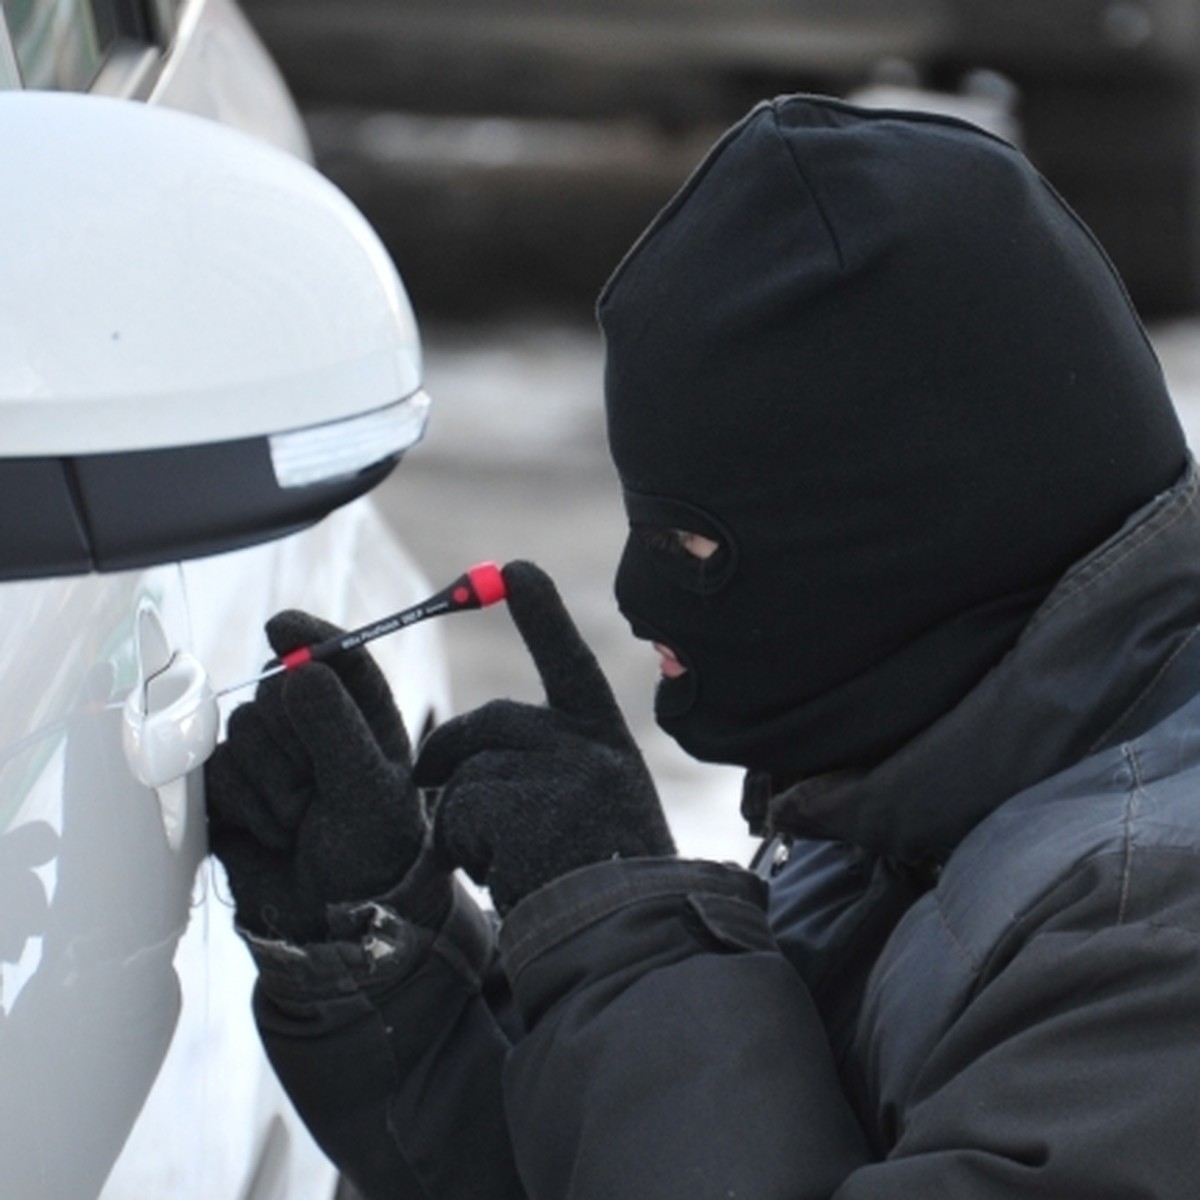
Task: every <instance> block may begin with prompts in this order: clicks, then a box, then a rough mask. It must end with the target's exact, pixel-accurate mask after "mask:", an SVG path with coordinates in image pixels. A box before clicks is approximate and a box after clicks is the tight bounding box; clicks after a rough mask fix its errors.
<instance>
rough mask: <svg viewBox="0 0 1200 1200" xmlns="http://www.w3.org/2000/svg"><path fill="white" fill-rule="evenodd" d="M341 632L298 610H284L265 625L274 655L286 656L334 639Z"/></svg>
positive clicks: (329, 623)
mask: <svg viewBox="0 0 1200 1200" xmlns="http://www.w3.org/2000/svg"><path fill="white" fill-rule="evenodd" d="M341 632H342V630H341V629H340V628H339V627H338V626H337V625H334V624H332V623H331V622H329V621H325V620H322V619H321V618H320V617H314V616H313V615H312V614H311V613H307V612H304V611H303V609H299V608H285V609H283V610H282V611H280V612H277V613H276V614H275V615H274V616H273V617H271V618H269V619H268V621H267V624H266V633H267V641H268V642H269V643H270V646H271V649H272V650H274V651H275V653H276V654H288V653H290V652H291V651H292V650H296V649H298V648H299V647H300V646H307V645H311V644H312V643H313V642H321V641H324V640H325V639H326V638H331V637H336V636H337V635H338V634H339V633H341Z"/></svg>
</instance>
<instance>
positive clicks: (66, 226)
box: [0, 92, 429, 580]
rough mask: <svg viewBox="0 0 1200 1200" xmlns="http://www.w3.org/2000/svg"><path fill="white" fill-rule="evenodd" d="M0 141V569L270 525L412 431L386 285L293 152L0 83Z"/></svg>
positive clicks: (351, 216) (188, 119) (152, 549)
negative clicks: (1, 180)
mask: <svg viewBox="0 0 1200 1200" xmlns="http://www.w3.org/2000/svg"><path fill="white" fill-rule="evenodd" d="M0 159H2V160H3V162H4V164H5V170H4V175H5V184H4V187H3V188H0V280H2V281H3V284H2V286H0V580H5V579H18V578H28V577H34V576H44V575H59V574H76V573H82V572H87V571H93V570H100V571H105V570H116V569H124V568H129V567H136V566H143V565H147V564H151V563H155V562H165V561H173V560H176V559H180V558H188V557H194V556H197V555H204V554H212V553H216V552H219V551H223V550H229V549H233V548H235V547H238V546H243V545H248V544H251V543H253V542H257V541H262V540H265V539H267V538H272V537H276V536H280V535H282V534H284V533H287V532H290V531H292V530H294V529H297V528H300V527H302V526H304V525H307V524H310V523H312V522H314V521H316V520H318V519H320V518H321V517H322V516H324V515H325V514H326V513H328V512H330V511H331V510H333V509H334V508H336V507H338V506H339V505H341V504H344V503H346V502H348V501H349V500H351V499H353V498H354V497H356V496H358V495H360V494H361V493H363V492H365V491H367V490H368V489H370V488H371V487H373V486H374V485H375V484H377V483H378V482H380V481H381V480H382V479H383V478H384V477H385V476H386V475H387V473H388V472H389V471H390V470H391V469H392V467H394V466H395V464H396V463H397V461H399V458H400V456H401V455H402V454H403V453H404V451H405V450H406V449H407V448H408V447H410V446H411V445H413V444H414V443H415V442H417V441H418V440H419V439H420V438H421V436H422V434H423V431H424V427H425V421H426V418H427V415H428V409H429V399H428V397H427V396H426V395H425V393H424V392H423V391H422V390H421V346H420V338H419V335H418V331H417V326H416V322H415V319H414V317H413V313H412V308H411V306H410V304H409V301H408V297H407V294H406V292H405V290H404V285H403V283H402V281H401V280H400V277H399V275H398V274H397V273H396V270H395V268H394V266H393V265H392V262H391V260H390V258H389V256H388V254H387V252H386V250H385V249H384V247H383V246H382V244H381V243H380V241H379V239H378V238H377V237H376V236H375V234H374V232H373V231H372V230H371V228H370V226H369V225H368V224H367V222H366V220H365V219H364V218H363V217H362V215H361V214H360V213H359V212H358V210H357V209H356V208H355V207H354V206H353V205H352V204H351V203H350V201H349V200H347V199H346V198H345V197H344V196H343V195H342V193H341V192H339V191H338V190H337V189H336V188H335V187H334V186H333V185H332V184H331V183H329V182H328V181H327V180H326V179H324V178H323V177H322V176H321V175H320V174H319V173H318V172H316V171H315V170H313V169H312V168H311V167H310V166H308V165H307V164H305V163H303V162H301V161H300V160H298V159H296V158H293V157H292V156H290V155H288V154H286V153H284V152H282V151H280V150H277V149H275V148H273V147H271V146H268V145H266V144H265V143H261V142H259V141H257V140H255V139H253V138H250V137H248V136H246V135H244V134H241V133H237V132H234V131H232V130H229V129H226V128H224V127H222V126H220V125H218V124H216V123H214V122H211V121H208V120H205V119H203V118H200V117H195V116H191V115H187V114H184V113H180V112H174V111H171V110H167V109H158V108H150V107H147V106H145V105H142V104H138V103H134V102H131V101H125V100H115V99H109V98H103V97H98V96H87V95H76V94H67V93H48V92H0Z"/></svg>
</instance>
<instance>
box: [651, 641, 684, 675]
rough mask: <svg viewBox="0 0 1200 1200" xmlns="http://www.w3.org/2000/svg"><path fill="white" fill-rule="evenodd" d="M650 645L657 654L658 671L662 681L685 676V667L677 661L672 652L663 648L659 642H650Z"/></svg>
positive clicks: (667, 648)
mask: <svg viewBox="0 0 1200 1200" xmlns="http://www.w3.org/2000/svg"><path fill="white" fill-rule="evenodd" d="M650 644H651V645H652V646H653V647H654V649H655V651H656V652H657V653H658V658H659V663H658V669H659V671H660V672H661V673H662V677H663V678H664V679H678V678H679V677H680V676H681V675H686V674H687V667H685V666H684V665H683V663H681V662H680V661H679V659H678V657H677V656H676V654H675V651H674V650H672V649H670V648H669V647H667V646H664V645H663V644H662V643H661V642H651V643H650Z"/></svg>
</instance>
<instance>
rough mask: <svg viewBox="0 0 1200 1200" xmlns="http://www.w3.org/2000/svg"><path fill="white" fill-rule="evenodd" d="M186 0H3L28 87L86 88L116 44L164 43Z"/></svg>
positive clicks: (13, 43)
mask: <svg viewBox="0 0 1200 1200" xmlns="http://www.w3.org/2000/svg"><path fill="white" fill-rule="evenodd" d="M183 2H184V0H2V3H3V11H4V16H5V21H6V24H7V26H8V37H9V42H10V44H11V48H12V52H13V56H14V57H15V59H16V63H17V65H18V67H19V68H20V74H21V82H22V83H23V84H24V86H25V87H27V88H48V89H52V90H55V91H73V92H82V91H87V90H88V89H89V88H90V87H91V86H92V85H93V83H94V81H95V80H96V77H97V75H98V74H99V73H100V70H101V68H102V67H103V66H104V65H105V63H106V62H107V61H108V60H109V58H110V57H111V56H112V55H113V52H114V51H115V50H116V49H117V48H118V46H122V45H124V46H129V45H134V46H137V45H141V46H142V47H143V48H144V47H146V46H148V45H151V44H154V43H158V44H160V45H165V44H166V43H167V42H168V41H169V40H170V36H171V34H172V33H173V31H174V29H175V26H176V23H177V12H178V10H179V8H180V7H181V6H182V4H183Z"/></svg>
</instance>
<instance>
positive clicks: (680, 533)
mask: <svg viewBox="0 0 1200 1200" xmlns="http://www.w3.org/2000/svg"><path fill="white" fill-rule="evenodd" d="M638 533H639V535H640V536H641V538H642V541H643V542H644V543H645V545H646V546H647V547H648V548H649V549H650V550H653V551H655V552H656V553H659V554H665V555H669V556H670V557H672V558H700V559H704V558H711V557H712V555H714V554H715V553H716V552H717V550H718V549H720V544H719V543H718V542H714V541H713V540H712V538H709V537H705V536H704V534H702V533H693V532H692V531H691V530H688V529H664V528H659V527H657V526H653V525H642V526H639V527H638Z"/></svg>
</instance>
